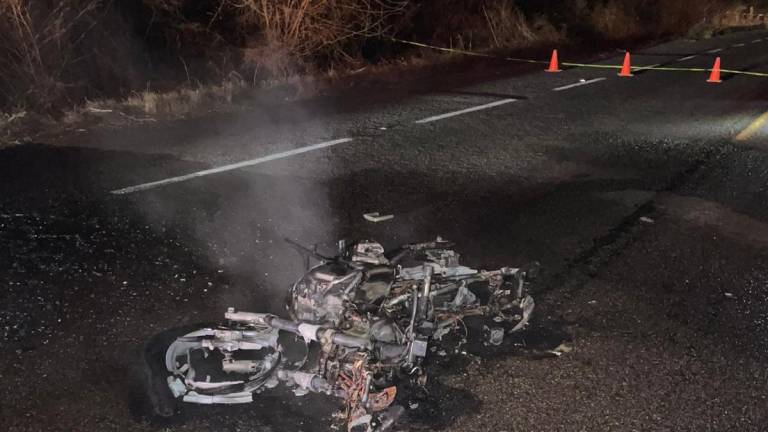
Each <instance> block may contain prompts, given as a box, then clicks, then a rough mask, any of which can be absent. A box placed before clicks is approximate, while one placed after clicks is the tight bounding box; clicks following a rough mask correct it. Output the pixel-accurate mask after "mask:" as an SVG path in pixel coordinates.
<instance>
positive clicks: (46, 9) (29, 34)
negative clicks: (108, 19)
mask: <svg viewBox="0 0 768 432" xmlns="http://www.w3.org/2000/svg"><path fill="white" fill-rule="evenodd" d="M99 5H100V1H99V0H83V1H60V2H43V1H32V0H0V32H2V34H3V39H2V41H1V42H0V74H2V75H3V77H4V80H3V84H4V85H3V86H2V92H3V96H4V98H5V99H6V100H13V101H17V103H22V104H23V103H25V102H29V103H32V104H33V105H35V106H38V107H42V108H48V107H50V105H51V104H52V103H54V102H55V101H56V100H57V99H59V98H61V97H62V96H63V95H64V94H65V93H66V90H67V89H66V83H65V82H63V77H64V76H66V75H67V70H68V69H69V68H70V67H71V65H72V64H73V63H76V62H78V61H79V60H80V59H79V58H78V50H77V48H78V45H79V44H80V43H81V42H82V40H83V38H84V36H85V33H87V32H88V30H89V29H90V28H91V27H92V25H93V22H94V20H95V19H96V16H97V10H98V8H99Z"/></svg>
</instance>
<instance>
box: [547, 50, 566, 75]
mask: <svg viewBox="0 0 768 432" xmlns="http://www.w3.org/2000/svg"><path fill="white" fill-rule="evenodd" d="M545 72H562V71H561V70H560V66H559V65H558V62H557V50H552V59H551V60H550V61H549V68H547V70H545Z"/></svg>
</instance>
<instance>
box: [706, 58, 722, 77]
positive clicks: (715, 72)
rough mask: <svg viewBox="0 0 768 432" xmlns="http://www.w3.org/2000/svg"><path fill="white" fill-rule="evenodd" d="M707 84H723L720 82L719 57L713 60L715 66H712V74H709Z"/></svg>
mask: <svg viewBox="0 0 768 432" xmlns="http://www.w3.org/2000/svg"><path fill="white" fill-rule="evenodd" d="M707 82H708V83H713V84H720V83H721V82H723V81H722V80H720V57H718V58H716V59H715V65H714V66H712V73H710V74H709V79H708V80H707Z"/></svg>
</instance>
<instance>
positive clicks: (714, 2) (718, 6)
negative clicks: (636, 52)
mask: <svg viewBox="0 0 768 432" xmlns="http://www.w3.org/2000/svg"><path fill="white" fill-rule="evenodd" d="M658 9H659V15H660V20H659V23H658V28H657V32H658V34H661V35H683V34H687V35H691V36H697V35H702V34H704V35H706V34H711V33H712V32H714V31H717V30H720V29H722V28H725V27H730V26H738V25H743V24H741V23H739V22H738V20H737V21H729V20H728V18H730V17H734V18H741V16H742V14H740V13H737V12H736V13H733V12H734V11H736V10H740V9H742V8H741V7H740V6H738V5H737V4H735V3H734V2H729V1H723V0H698V1H697V3H696V7H691V4H690V2H689V1H686V0H663V1H661V0H660V1H659V3H658Z"/></svg>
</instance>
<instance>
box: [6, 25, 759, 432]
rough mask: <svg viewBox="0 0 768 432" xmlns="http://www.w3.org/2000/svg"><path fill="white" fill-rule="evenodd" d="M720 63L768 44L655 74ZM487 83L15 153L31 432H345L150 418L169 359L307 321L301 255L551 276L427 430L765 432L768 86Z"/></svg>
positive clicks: (13, 222) (20, 317)
mask: <svg viewBox="0 0 768 432" xmlns="http://www.w3.org/2000/svg"><path fill="white" fill-rule="evenodd" d="M742 44H743V45H742ZM714 50H722V51H717V52H714ZM560 55H561V59H567V53H563V52H561V53H560ZM694 55H695V57H691V58H688V57H689V56H694ZM715 56H721V57H722V59H723V67H724V68H727V69H744V70H766V69H768V32H765V31H762V32H748V33H734V34H731V35H727V36H722V37H719V38H715V39H710V40H704V41H698V42H692V41H677V42H673V43H668V44H664V45H661V46H658V47H655V48H651V49H646V50H643V51H642V52H639V53H634V55H633V61H634V64H635V65H637V66H642V65H652V64H662V65H667V66H674V67H693V68H696V67H710V66H711V64H712V62H713V59H714V57H715ZM619 61H620V56H619V55H618V53H617V56H616V57H612V58H610V59H605V60H604V61H603V63H605V64H618V62H619ZM485 72H487V71H485ZM472 74H473V71H471V70H468V71H467V72H466V74H465V75H466V76H469V77H471V76H472ZM466 76H465V77H463V78H466ZM484 76H485V77H486V78H484V79H483V80H481V82H478V80H474V81H473V80H471V79H458V80H457V84H456V85H455V86H450V85H441V86H439V88H438V89H435V86H430V85H428V84H429V83H424V88H423V90H422V91H419V89H413V90H411V91H409V92H394V91H393V92H392V93H391V94H378V93H377V94H374V93H373V92H372V93H370V94H366V93H365V92H364V90H362V89H361V94H359V95H358V97H357V98H355V102H354V103H351V102H350V103H346V102H345V103H341V102H339V101H336V100H333V99H326V100H321V101H315V102H311V103H303V104H291V105H285V106H280V107H274V106H263V107H260V106H256V107H254V108H253V110H250V111H248V112H247V113H240V114H237V115H231V114H230V115H215V116H213V115H212V116H209V117H206V118H199V119H194V120H183V121H176V122H167V123H159V124H151V125H137V126H132V127H128V128H123V129H119V130H93V131H90V132H85V133H81V134H76V135H72V136H66V137H62V139H61V140H58V141H55V142H49V143H37V144H27V145H19V146H14V147H9V148H5V149H2V150H0V241H1V242H2V244H3V245H4V247H3V248H2V249H0V254H2V255H0V286H2V288H3V289H2V291H0V347H2V355H1V357H0V382H2V383H3V387H4V388H5V390H6V391H5V395H4V396H3V400H2V403H0V419H1V420H0V424H2V425H3V429H4V430H9V431H54V430H62V431H73V430H83V431H112V430H114V431H158V430H168V431H196V432H200V431H209V430H210V431H246V430H247V431H252V430H280V431H282V430H307V431H315V430H325V429H326V427H327V424H328V423H327V420H328V416H329V415H330V413H331V412H332V410H333V408H334V406H333V405H332V404H329V403H328V402H324V401H322V400H319V399H317V398H308V399H304V400H300V401H296V400H294V399H290V398H282V397H275V398H272V399H270V400H266V401H261V402H258V403H254V404H253V405H248V406H237V407H197V408H195V407H192V408H188V409H185V410H184V412H183V413H182V415H180V416H178V417H177V418H175V419H172V420H166V421H158V420H157V419H152V418H149V417H148V416H147V410H146V397H145V396H144V393H143V389H142V382H143V381H142V377H141V367H140V366H141V359H140V357H141V351H142V346H143V343H144V341H146V340H147V339H148V338H149V337H150V336H151V335H153V334H155V333H157V332H158V331H160V330H162V329H166V328H169V327H174V326H179V325H184V324H189V323H194V322H202V321H210V320H217V319H218V318H219V317H220V316H221V315H222V313H223V311H224V310H225V309H226V307H228V306H235V307H237V308H238V309H242V310H254V311H275V312H279V311H280V310H281V302H282V293H283V292H284V290H285V288H286V287H287V286H288V284H290V283H292V282H293V280H294V279H295V278H296V277H297V276H298V274H299V272H300V271H301V260H300V259H299V257H298V256H297V255H296V254H295V252H293V251H292V250H291V249H290V248H289V247H288V246H287V245H285V244H284V243H283V242H282V240H281V239H282V238H284V237H290V238H292V239H296V240H299V241H301V242H303V243H305V244H318V245H320V248H321V249H323V248H325V249H328V250H331V249H332V248H333V245H334V244H335V241H336V240H337V239H340V238H346V239H360V238H373V239H377V240H378V241H380V242H382V243H383V244H385V245H386V246H390V247H392V246H396V245H398V244H401V243H409V242H415V241H424V240H428V239H431V238H434V237H435V236H437V235H441V236H443V237H445V238H448V239H451V240H454V241H455V242H456V243H457V249H458V250H459V251H461V252H462V253H463V256H464V259H465V261H466V262H467V263H468V264H469V265H473V266H481V267H487V268H491V267H499V266H503V265H512V266H516V265H523V264H526V263H529V262H531V261H534V260H537V261H540V262H541V263H542V266H543V268H544V269H545V272H544V274H543V276H542V278H541V279H540V280H539V281H538V282H537V285H536V288H535V294H534V295H535V297H536V298H537V315H536V319H535V320H534V322H533V323H532V325H531V328H530V329H529V330H528V331H527V332H526V333H524V334H523V335H521V336H520V337H519V338H518V339H516V340H515V341H514V344H512V345H508V346H507V347H506V348H504V349H501V350H497V351H494V352H491V351H489V350H484V349H477V350H469V352H467V353H466V354H458V355H455V356H449V357H447V358H444V359H435V360H436V363H437V364H436V366H435V373H434V374H433V375H432V381H431V382H432V384H431V386H430V389H431V390H432V393H431V394H429V395H427V396H424V395H420V396H419V399H418V401H417V402H419V404H418V407H416V405H415V404H414V407H415V408H413V409H410V408H409V412H408V422H409V424H410V426H409V427H410V428H411V429H412V430H452V431H465V430H466V431H476V430H494V431H537V430H547V431H554V430H563V431H576V430H579V431H580V430H590V431H592V430H617V431H629V430H692V431H703V430H717V431H721V430H738V431H752V430H754V431H759V430H765V429H766V427H768V426H767V425H768V406H767V405H766V396H768V388H766V385H767V384H768V369H766V365H767V364H768V270H767V269H768V267H766V264H767V263H768V253H767V252H766V250H767V249H766V247H767V246H768V153H766V151H765V149H766V147H765V146H767V145H768V128H761V127H760V126H761V123H760V122H759V121H758V122H757V123H753V122H754V121H755V120H756V119H757V118H758V117H759V116H760V115H761V114H762V113H763V112H764V111H765V110H766V103H765V100H766V98H768V78H757V77H749V76H726V77H725V80H724V82H723V83H722V84H719V85H713V84H708V83H706V82H705V80H706V78H707V77H706V74H703V73H685V72H662V71H653V70H646V71H639V72H637V73H636V76H635V77H633V78H619V77H617V76H616V74H615V70H609V69H570V70H566V71H564V72H562V73H559V74H546V73H543V72H539V71H534V70H532V69H530V68H528V69H524V70H522V71H519V70H518V71H510V70H508V69H506V68H500V69H499V73H498V74H497V78H496V79H487V74H486V75H484ZM441 78H443V79H444V78H445V77H441ZM602 78H605V79H602ZM436 79H437V78H436ZM459 82H460V84H459ZM468 82H473V83H472V84H469V85H468V84H467V83H468ZM572 84H579V85H578V86H574V87H568V88H565V89H561V90H557V91H555V90H553V89H556V88H562V87H565V86H570V85H572ZM403 93H406V94H403ZM750 125H753V126H752V127H751V128H749V127H750ZM744 130H748V131H749V132H747V133H742V131H744ZM740 133H742V135H741V137H742V138H744V139H742V140H735V139H734V138H735V137H736V136H737V135H739V134H740ZM308 146H315V147H308ZM232 164H239V165H234V166H233V165H232ZM184 176H187V177H184ZM157 182H159V183H157ZM115 192H117V193H115ZM369 211H380V212H382V213H392V214H394V215H395V217H394V219H393V220H392V221H389V222H384V223H378V224H373V223H370V222H367V221H365V220H364V219H363V217H362V214H363V213H365V212H369ZM562 342H565V343H566V345H567V346H568V347H570V348H572V351H570V352H568V353H566V354H563V355H562V356H560V357H557V358H551V357H548V358H541V356H537V355H531V354H532V353H536V352H539V351H541V350H544V349H548V348H552V347H554V346H556V345H558V344H560V343H562Z"/></svg>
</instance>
